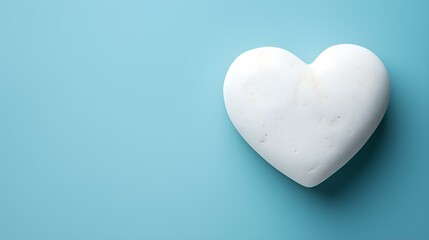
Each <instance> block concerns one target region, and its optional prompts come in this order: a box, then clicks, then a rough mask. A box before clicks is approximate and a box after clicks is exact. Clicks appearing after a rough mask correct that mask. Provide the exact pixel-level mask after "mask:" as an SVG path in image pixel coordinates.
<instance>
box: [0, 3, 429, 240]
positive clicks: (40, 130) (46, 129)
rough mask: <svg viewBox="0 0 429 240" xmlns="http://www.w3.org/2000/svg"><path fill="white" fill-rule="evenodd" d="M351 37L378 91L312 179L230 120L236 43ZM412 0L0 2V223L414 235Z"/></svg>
mask: <svg viewBox="0 0 429 240" xmlns="http://www.w3.org/2000/svg"><path fill="white" fill-rule="evenodd" d="M338 43H354V44H358V45H362V46H364V47H366V48H369V49H370V50H372V51H373V52H375V53H376V54H377V55H378V56H379V57H380V58H381V59H382V60H383V61H384V63H385V65H386V67H387V68H388V71H389V74H390V76H391V103H390V106H389V109H388V112H387V114H386V116H385V119H384V120H383V122H382V124H381V126H380V127H379V129H378V130H377V131H376V133H375V135H374V136H373V137H372V138H371V139H370V141H369V142H368V144H367V145H365V147H364V148H363V149H362V151H361V152H360V153H359V154H358V155H357V156H356V157H355V158H354V159H353V160H352V161H351V162H350V163H349V164H347V165H346V166H345V167H344V168H343V169H342V170H340V172H338V173H337V174H335V175H334V176H333V177H332V178H330V179H329V180H328V181H326V182H325V183H323V184H322V185H320V186H319V187H317V188H314V189H306V188H303V187H301V186H299V185H297V184H296V183H294V182H292V181H291V180H289V179H288V178H287V177H284V176H283V175H282V174H280V173H279V172H277V171H276V170H275V169H273V168H272V167H271V166H269V165H268V164H267V163H266V162H265V161H263V160H262V159H261V158H260V157H259V156H258V155H257V154H256V153H255V152H254V151H253V150H252V149H251V148H250V147H249V146H248V145H247V144H246V143H245V142H244V141H243V140H242V138H241V137H240V136H239V135H238V133H237V132H236V131H235V130H234V128H233V126H232V124H231V123H230V121H229V119H228V117H227V114H226V111H225V109H224V105H223V96H222V85H223V78H224V75H225V73H226V71H227V69H228V67H229V65H230V64H231V62H232V61H233V60H234V59H235V57H236V56H238V55H239V54H240V53H241V52H243V51H245V50H248V49H251V48H255V47H260V46H267V45H271V46H277V47H283V48H286V49H288V50H290V51H292V52H294V53H295V54H296V55H297V56H299V57H301V58H302V59H303V60H305V61H306V62H311V61H312V60H313V59H314V58H315V57H316V56H317V55H318V54H319V53H320V52H321V51H322V50H324V49H325V48H327V47H329V46H331V45H334V44H338ZM428 91H429V2H428V1H387V0H384V1H369V0H368V1H360V0H359V1H357V0H354V1H350V2H344V1H338V2H336V1H317V2H316V1H314V2H304V1H295V2H291V1H269V0H266V1H260V2H256V1H231V0H222V1H205V2H204V1H177V2H176V1H151V2H149V1H119V0H118V1H87V0H85V1H84V0H82V1H15V0H9V1H5V0H1V1H0V239H2V240H3V239H4V240H12V239H43V240H49V239H91V240H95V239H235V240H236V239H429V226H428V219H429V150H428V149H429V145H428V142H429V138H428V137H429V127H428V124H429V107H428V104H429V92H428Z"/></svg>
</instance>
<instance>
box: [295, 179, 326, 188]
mask: <svg viewBox="0 0 429 240" xmlns="http://www.w3.org/2000/svg"><path fill="white" fill-rule="evenodd" d="M322 182H323V181H317V182H296V183H298V184H299V185H301V186H303V187H306V188H314V187H316V186H318V185H319V184H321V183H322Z"/></svg>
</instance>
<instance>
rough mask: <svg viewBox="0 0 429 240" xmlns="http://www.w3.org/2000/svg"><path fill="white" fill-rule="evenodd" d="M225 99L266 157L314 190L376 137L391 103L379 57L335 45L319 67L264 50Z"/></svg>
mask: <svg viewBox="0 0 429 240" xmlns="http://www.w3.org/2000/svg"><path fill="white" fill-rule="evenodd" d="M224 100H225V105H226V109H227V112H228V115H229V117H230V119H231V121H232V123H233V124H234V126H235V127H236V128H237V130H238V132H239V133H240V134H241V135H242V136H243V138H244V139H245V140H246V141H247V142H248V143H249V144H250V146H251V147H252V148H253V149H255V151H256V152H258V154H259V155H261V156H262V157H263V158H264V159H265V160H266V161H268V162H269V163H270V164H271V165H272V166H274V167H275V168H277V169H278V170H279V171H281V172H282V173H283V174H285V175H286V176H288V177H290V178H291V179H293V180H294V181H296V182H298V183H299V184H301V185H303V186H306V187H313V186H316V185H318V184H319V183H321V182H323V181H324V180H325V179H326V178H328V177H329V176H331V175H332V174H333V173H334V172H336V171H337V170H338V169H340V168H341V167H342V166H343V165H344V164H345V163H347V161H349V160H350V159H351V158H352V157H353V156H354V155H355V154H356V153H357V152H358V151H359V149H360V148H361V147H362V146H363V145H364V144H365V142H366V141H367V140H368V138H369V137H370V136H371V134H372V133H373V132H374V130H375V129H376V127H377V126H378V124H379V123H380V121H381V119H382V118H383V115H384V113H385V111H386V108H387V105H388V102H389V77H388V74H387V71H386V69H385V67H384V65H383V63H382V62H381V61H380V59H379V58H378V57H377V56H376V55H375V54H373V53H372V52H371V51H369V50H367V49H365V48H363V47H360V46H356V45H351V44H342V45H336V46H332V47H330V48H328V49H326V50H325V51H323V52H322V53H321V54H320V55H319V56H318V57H317V59H316V60H315V61H314V62H313V63H311V64H306V63H304V62H302V61H301V60H300V59H299V58H297V57H296V56H295V55H293V54H292V53H290V52H288V51H286V50H284V49H280V48H274V47H263V48H257V49H252V50H249V51H247V52H245V53H243V54H241V55H240V56H239V57H237V59H236V60H235V61H234V62H233V63H232V65H231V66H230V68H229V70H228V73H227V75H226V77H225V82H224Z"/></svg>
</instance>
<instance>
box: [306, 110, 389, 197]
mask: <svg viewBox="0 0 429 240" xmlns="http://www.w3.org/2000/svg"><path fill="white" fill-rule="evenodd" d="M389 109H390V106H389ZM389 109H388V110H387V112H386V114H385V116H384V118H383V120H382V121H381V123H380V124H379V126H378V127H377V129H376V130H375V132H374V133H373V134H372V136H371V137H370V139H369V140H368V141H367V143H366V144H365V145H364V146H363V147H362V149H361V150H360V151H359V152H358V153H357V154H356V155H355V156H354V157H353V158H352V159H351V160H350V161H349V162H348V163H347V164H346V165H344V166H343V167H342V168H341V169H340V170H338V172H336V173H334V175H332V176H331V177H329V178H328V179H327V180H326V181H324V182H323V183H321V184H320V185H319V186H316V187H315V188H313V189H309V190H311V191H314V192H315V193H317V194H320V195H322V196H323V197H327V198H336V197H339V196H341V195H344V194H345V193H346V192H347V191H353V188H354V187H356V186H357V185H358V184H359V182H362V181H361V180H363V179H364V178H365V177H368V176H367V175H368V174H372V173H376V172H377V171H370V170H373V169H372V168H371V167H372V166H373V165H376V164H380V162H379V161H382V160H383V159H384V158H382V157H380V156H379V155H377V154H376V152H377V151H378V150H381V148H382V145H383V144H384V143H386V141H385V140H386V137H387V135H388V134H387V133H388V132H389V131H390V130H389V129H390V125H391V124H390V122H391V120H390V110H389Z"/></svg>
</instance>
